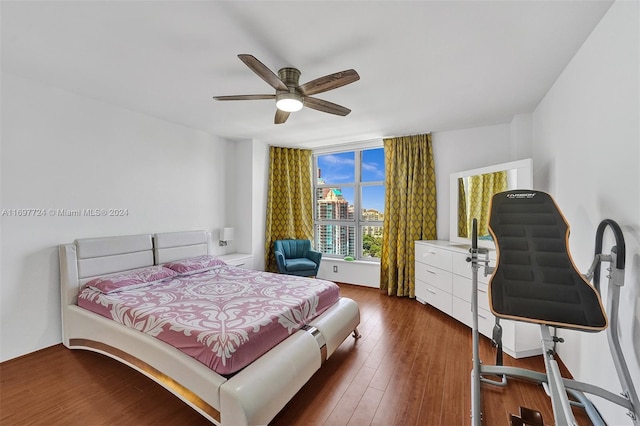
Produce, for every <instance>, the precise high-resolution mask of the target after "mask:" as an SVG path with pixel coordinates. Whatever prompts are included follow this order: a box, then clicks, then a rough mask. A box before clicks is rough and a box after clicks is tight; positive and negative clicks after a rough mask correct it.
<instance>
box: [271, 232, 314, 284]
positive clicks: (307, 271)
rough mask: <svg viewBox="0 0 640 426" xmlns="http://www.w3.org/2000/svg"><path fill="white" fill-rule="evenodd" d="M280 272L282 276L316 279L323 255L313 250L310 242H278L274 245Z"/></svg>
mask: <svg viewBox="0 0 640 426" xmlns="http://www.w3.org/2000/svg"><path fill="white" fill-rule="evenodd" d="M273 248H274V252H275V256H276V264H277V265H278V272H280V273H281V274H289V275H299V276H301V277H315V276H316V275H317V274H318V268H319V267H320V259H322V253H320V252H319V251H314V250H312V249H311V241H309V240H276V241H275V242H274V243H273Z"/></svg>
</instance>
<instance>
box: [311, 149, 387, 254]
mask: <svg viewBox="0 0 640 426" xmlns="http://www.w3.org/2000/svg"><path fill="white" fill-rule="evenodd" d="M314 172H315V176H316V179H315V184H314V196H315V245H316V249H317V250H319V251H321V252H322V253H323V256H327V257H337V258H344V257H347V256H349V257H352V258H354V259H363V260H379V258H380V254H381V250H382V225H383V219H384V148H381V147H380V148H371V149H358V150H353V151H341V152H331V153H323V154H316V155H314Z"/></svg>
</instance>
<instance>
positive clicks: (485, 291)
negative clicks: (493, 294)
mask: <svg viewBox="0 0 640 426" xmlns="http://www.w3.org/2000/svg"><path fill="white" fill-rule="evenodd" d="M478 292H479V293H484V294H487V290H482V289H478Z"/></svg>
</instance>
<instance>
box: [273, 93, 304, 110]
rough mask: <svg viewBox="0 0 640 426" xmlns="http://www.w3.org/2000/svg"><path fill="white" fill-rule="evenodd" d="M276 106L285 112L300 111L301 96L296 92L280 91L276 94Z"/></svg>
mask: <svg viewBox="0 0 640 426" xmlns="http://www.w3.org/2000/svg"><path fill="white" fill-rule="evenodd" d="M276 107H277V108H278V109H279V110H280V111H285V112H296V111H300V110H301V109H302V96H300V95H298V94H297V93H280V94H278V95H276Z"/></svg>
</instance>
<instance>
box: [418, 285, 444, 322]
mask: <svg viewBox="0 0 640 426" xmlns="http://www.w3.org/2000/svg"><path fill="white" fill-rule="evenodd" d="M416 298H418V299H419V300H421V301H423V302H426V303H428V304H429V305H431V306H433V307H434V308H437V309H439V310H441V311H442V312H444V313H445V314H447V315H449V316H451V314H452V311H451V303H452V296H451V293H448V292H446V291H443V290H442V289H439V288H438V287H435V286H432V285H430V284H428V283H425V282H424V281H420V280H416Z"/></svg>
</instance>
